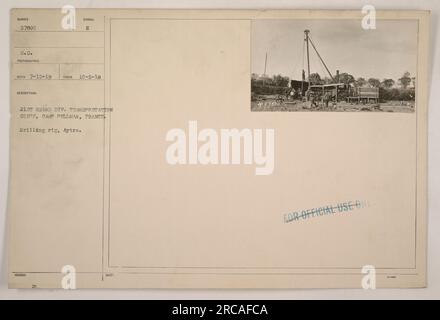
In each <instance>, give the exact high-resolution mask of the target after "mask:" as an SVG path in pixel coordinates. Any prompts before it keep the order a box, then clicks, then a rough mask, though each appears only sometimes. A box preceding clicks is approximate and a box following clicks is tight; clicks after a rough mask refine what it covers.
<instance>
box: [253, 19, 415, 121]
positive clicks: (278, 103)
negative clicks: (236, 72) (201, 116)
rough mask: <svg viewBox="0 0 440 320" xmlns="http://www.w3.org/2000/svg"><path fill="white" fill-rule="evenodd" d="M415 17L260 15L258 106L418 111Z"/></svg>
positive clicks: (255, 70) (257, 29) (266, 108)
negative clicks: (372, 19)
mask: <svg viewBox="0 0 440 320" xmlns="http://www.w3.org/2000/svg"><path fill="white" fill-rule="evenodd" d="M417 37H418V25H417V21H416V20H380V21H378V22H377V26H376V29H366V30H365V29H363V28H362V25H361V21H360V20H325V19H324V20H301V19H299V20H254V21H253V22H252V44H251V46H252V52H251V54H252V75H251V110H252V111H347V112H357V111H375V112H407V113H410V112H414V109H415V101H416V99H415V98H416V95H415V93H416V82H417V79H416V72H417Z"/></svg>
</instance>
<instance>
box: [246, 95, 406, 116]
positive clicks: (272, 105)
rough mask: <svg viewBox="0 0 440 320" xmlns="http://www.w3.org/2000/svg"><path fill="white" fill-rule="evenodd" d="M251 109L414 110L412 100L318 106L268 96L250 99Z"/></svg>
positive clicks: (304, 110) (307, 110)
mask: <svg viewBox="0 0 440 320" xmlns="http://www.w3.org/2000/svg"><path fill="white" fill-rule="evenodd" d="M251 111H271V112H273V111H288V112H289V111H301V112H309V111H321V112H322V111H328V112H346V111H348V112H403V113H411V112H414V101H408V102H407V101H404V102H402V103H401V102H400V101H388V102H385V103H375V104H372V103H371V104H356V103H348V102H345V101H340V102H338V103H337V104H333V103H329V106H328V108H326V107H325V104H324V103H321V102H319V103H318V106H313V107H312V106H311V103H310V102H303V101H300V100H293V101H292V100H287V101H279V100H276V99H275V98H272V97H269V98H266V99H265V100H260V101H252V102H251Z"/></svg>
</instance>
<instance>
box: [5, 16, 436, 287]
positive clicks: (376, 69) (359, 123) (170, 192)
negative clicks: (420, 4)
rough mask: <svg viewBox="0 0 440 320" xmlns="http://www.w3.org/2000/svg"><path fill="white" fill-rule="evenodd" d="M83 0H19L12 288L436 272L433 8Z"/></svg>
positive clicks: (275, 283)
mask: <svg viewBox="0 0 440 320" xmlns="http://www.w3.org/2000/svg"><path fill="white" fill-rule="evenodd" d="M68 14H69V12H68V11H67V12H62V11H61V10H59V9H14V10H12V11H11V181H10V194H9V221H10V228H9V285H10V287H11V288H31V287H33V288H61V287H62V286H63V284H65V283H66V277H68V278H69V277H70V278H69V279H70V280H72V275H73V276H74V280H75V285H76V287H78V288H329V287H334V288H360V287H362V285H363V283H364V284H365V282H366V280H365V279H366V278H365V277H366V276H367V277H372V276H374V277H375V280H374V282H375V285H376V286H377V287H424V286H426V170H427V167H426V152H427V151H426V140H427V131H426V125H427V119H426V115H427V90H428V64H427V63H428V57H427V48H428V37H429V36H428V29H429V27H428V26H429V13H428V12H421V11H383V12H377V21H376V29H374V30H365V29H363V28H362V18H363V15H362V13H361V12H360V11H359V12H357V11H289V10H274V11H271V10H269V11H268V10H264V11H257V10H255V11H252V10H237V11H229V10H218V11H216V10H209V11H208V10H207V11H203V10H202V11H183V10H172V11H167V10H122V9H121V10H119V9H111V10H108V9H106V10H104V9H77V10H76V11H75V12H74V14H75V15H74V16H73V17H70V19H67V18H68ZM72 18H73V22H74V23H73V25H72ZM306 30H307V31H306ZM312 55H313V58H312ZM308 69H309V70H308ZM303 70H304V72H303ZM336 70H338V71H336ZM316 74H318V76H319V79H318V78H317V77H318V76H317V75H316ZM350 76H352V77H350ZM362 79H364V80H365V81H363V80H362ZM376 80H377V81H379V82H377V81H376ZM390 80H391V81H390ZM368 279H370V280H371V279H372V278H368ZM367 282H368V281H367ZM370 284H371V281H370Z"/></svg>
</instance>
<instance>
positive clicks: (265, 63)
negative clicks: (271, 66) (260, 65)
mask: <svg viewBox="0 0 440 320" xmlns="http://www.w3.org/2000/svg"><path fill="white" fill-rule="evenodd" d="M266 68H267V52H266V58H265V59H264V73H263V75H264V76H266Z"/></svg>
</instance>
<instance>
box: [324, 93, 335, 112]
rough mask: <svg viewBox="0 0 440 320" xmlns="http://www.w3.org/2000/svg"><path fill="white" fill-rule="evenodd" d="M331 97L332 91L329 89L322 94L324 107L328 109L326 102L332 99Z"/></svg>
mask: <svg viewBox="0 0 440 320" xmlns="http://www.w3.org/2000/svg"><path fill="white" fill-rule="evenodd" d="M332 98H333V95H332V93H331V92H330V91H327V92H326V93H325V94H324V97H323V100H324V103H325V109H328V104H329V102H330V101H331V100H332Z"/></svg>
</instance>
